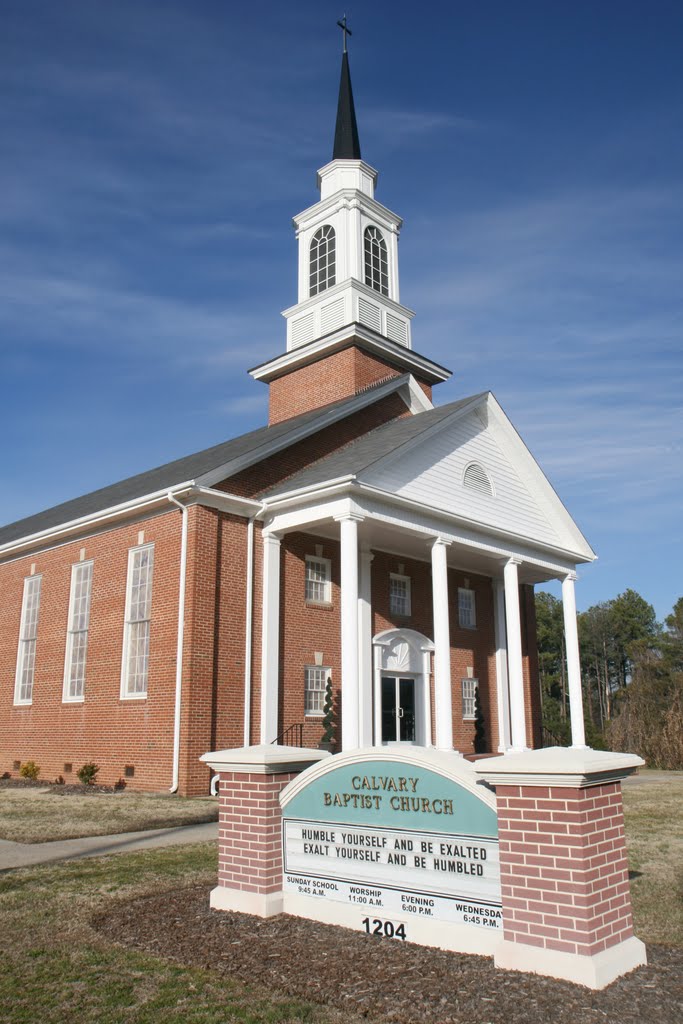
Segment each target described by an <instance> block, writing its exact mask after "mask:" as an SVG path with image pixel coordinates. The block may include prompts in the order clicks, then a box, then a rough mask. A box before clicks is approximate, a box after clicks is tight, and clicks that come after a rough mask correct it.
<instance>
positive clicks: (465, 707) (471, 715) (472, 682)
mask: <svg viewBox="0 0 683 1024" xmlns="http://www.w3.org/2000/svg"><path fill="white" fill-rule="evenodd" d="M478 687H479V680H478V679H463V681H462V717H463V719H465V720H466V721H470V722H473V721H474V720H475V719H476V717H477V689H478Z"/></svg>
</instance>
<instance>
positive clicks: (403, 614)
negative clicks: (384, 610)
mask: <svg viewBox="0 0 683 1024" xmlns="http://www.w3.org/2000/svg"><path fill="white" fill-rule="evenodd" d="M392 582H396V583H405V585H406V590H405V595H404V597H405V603H406V606H405V610H404V611H400V610H399V609H398V608H396V607H395V606H394V600H395V599H396V600H401V599H402V598H401V597H400V595H398V594H393V593H392V590H391V584H392ZM411 589H412V588H411V580H410V576H404V575H403V574H402V573H399V572H390V573H389V614H390V615H398V616H399V618H402V619H407V618H409V617H410V615H411V614H412V595H411Z"/></svg>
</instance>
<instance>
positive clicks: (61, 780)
mask: <svg viewBox="0 0 683 1024" xmlns="http://www.w3.org/2000/svg"><path fill="white" fill-rule="evenodd" d="M64 785H65V782H64V776H63V775H58V776H57V778H56V779H55V786H64Z"/></svg>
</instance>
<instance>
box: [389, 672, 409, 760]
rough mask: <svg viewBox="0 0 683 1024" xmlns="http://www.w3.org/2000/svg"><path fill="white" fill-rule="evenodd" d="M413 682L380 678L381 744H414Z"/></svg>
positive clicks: (401, 678) (404, 679) (398, 678)
mask: <svg viewBox="0 0 683 1024" xmlns="http://www.w3.org/2000/svg"><path fill="white" fill-rule="evenodd" d="M415 742H416V728H415V680H414V679H407V678H404V677H401V676H385V675H383V676H382V743H415Z"/></svg>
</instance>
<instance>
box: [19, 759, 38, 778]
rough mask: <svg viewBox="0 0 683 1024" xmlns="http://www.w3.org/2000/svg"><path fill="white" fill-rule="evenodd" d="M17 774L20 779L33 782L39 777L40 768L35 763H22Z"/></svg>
mask: <svg viewBox="0 0 683 1024" xmlns="http://www.w3.org/2000/svg"><path fill="white" fill-rule="evenodd" d="M19 774H20V775H21V777H22V779H32V780H33V781H34V782H35V780H36V779H37V778H38V776H39V775H40V768H39V767H38V765H37V764H36V762H35V761H24V763H23V764H22V766H21V768H20V769H19Z"/></svg>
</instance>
